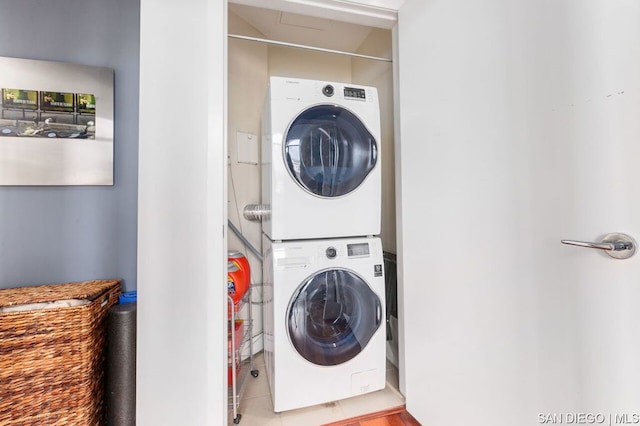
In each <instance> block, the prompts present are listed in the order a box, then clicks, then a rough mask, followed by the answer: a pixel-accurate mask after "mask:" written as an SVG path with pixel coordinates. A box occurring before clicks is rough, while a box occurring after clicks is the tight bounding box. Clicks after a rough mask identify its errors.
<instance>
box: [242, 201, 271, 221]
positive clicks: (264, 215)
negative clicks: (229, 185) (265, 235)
mask: <svg viewBox="0 0 640 426" xmlns="http://www.w3.org/2000/svg"><path fill="white" fill-rule="evenodd" d="M242 215H243V216H244V218H245V219H247V220H252V221H256V222H257V221H261V220H262V219H269V216H270V215H271V206H269V205H266V204H247V205H246V206H244V210H243V211H242Z"/></svg>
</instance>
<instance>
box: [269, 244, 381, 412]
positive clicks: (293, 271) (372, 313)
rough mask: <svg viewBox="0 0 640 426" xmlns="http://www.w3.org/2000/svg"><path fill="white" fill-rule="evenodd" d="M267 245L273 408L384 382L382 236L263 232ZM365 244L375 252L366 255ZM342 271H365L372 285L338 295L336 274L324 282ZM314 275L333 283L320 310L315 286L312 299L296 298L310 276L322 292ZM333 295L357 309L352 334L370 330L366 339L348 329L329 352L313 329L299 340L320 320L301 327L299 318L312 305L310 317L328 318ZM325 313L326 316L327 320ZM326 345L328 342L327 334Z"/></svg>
mask: <svg viewBox="0 0 640 426" xmlns="http://www.w3.org/2000/svg"><path fill="white" fill-rule="evenodd" d="M349 247H350V248H351V255H349ZM263 249H264V254H265V262H264V273H265V293H264V294H265V299H264V315H265V321H264V324H265V360H266V370H267V377H268V380H269V385H270V390H271V395H272V398H273V404H274V410H275V411H276V412H281V411H286V410H290V409H296V408H301V407H306V406H311V405H316V404H321V403H325V402H330V401H336V400H340V399H344V398H349V397H352V396H356V395H361V394H364V393H368V392H372V391H375V390H379V389H382V388H384V386H385V374H386V353H385V351H386V349H385V343H386V334H385V330H386V328H385V326H384V318H385V316H384V312H385V305H384V297H385V286H384V274H383V257H382V245H381V242H380V239H378V238H357V239H353V238H350V239H333V240H331V239H329V240H310V241H290V242H272V241H270V240H269V239H268V238H267V237H264V239H263ZM332 250H335V257H333V258H330V256H331V255H332V254H333V251H332ZM366 250H368V254H365V251H366ZM354 251H355V252H356V254H354ZM328 255H329V257H328ZM336 271H337V273H338V274H346V275H351V276H352V277H353V276H355V277H359V278H361V279H362V280H363V281H364V283H366V287H367V288H366V290H363V291H362V292H360V293H356V290H352V289H351V287H350V286H343V287H342V290H341V291H340V296H338V290H337V289H338V286H337V285H335V286H334V284H335V283H334V284H331V283H330V282H329V281H330V280H328V281H327V283H326V284H325V281H323V280H325V279H326V277H327V276H328V277H330V276H332V275H333V274H334V273H336ZM314 276H316V277H321V279H320V281H319V283H320V284H319V286H320V290H322V287H323V286H324V285H326V286H327V287H326V294H323V295H322V296H325V295H326V299H325V302H324V305H321V307H322V308H323V309H321V310H318V309H316V308H317V306H315V307H314V302H313V299H314V296H313V294H312V293H313V291H314V289H311V290H310V291H309V295H307V296H309V298H308V299H303V298H300V297H298V298H297V299H295V297H294V295H296V296H299V295H300V289H301V285H302V284H304V283H310V284H309V286H310V287H313V286H314V284H315V287H316V288H315V291H317V290H318V281H315V282H313V279H310V278H312V277H314ZM345 290H346V291H347V292H349V291H352V293H351V295H352V296H353V298H351V299H350V300H345V297H344V296H345V294H347V293H345V292H344V291H345ZM332 291H335V292H336V293H335V296H330V295H329V292H332ZM356 295H357V297H356ZM357 299H360V301H358V300H357ZM373 299H375V300H376V302H375V303H373V302H372V301H373ZM302 300H308V301H309V302H308V304H309V305H308V306H307V305H306V303H307V302H306V301H305V302H303V303H300V301H302ZM296 301H297V302H298V305H296ZM332 302H333V303H334V305H335V304H338V305H341V306H340V307H339V308H338V310H337V312H339V313H340V314H339V315H341V316H342V318H343V319H344V318H345V317H349V314H353V316H352V317H350V319H349V322H350V324H351V327H352V330H351V331H352V332H353V335H358V336H363V335H365V333H370V335H365V338H363V339H361V340H360V341H359V342H361V343H362V345H359V344H357V343H355V342H354V340H352V339H351V337H349V335H348V332H349V331H348V330H347V334H343V336H345V335H346V336H347V337H345V338H342V337H341V338H339V339H337V340H336V343H333V344H334V345H337V349H331V350H327V351H325V353H322V351H316V350H315V348H314V346H313V345H314V342H312V340H313V339H312V337H313V336H312V334H313V331H310V332H309V333H308V336H309V339H308V340H306V339H299V340H296V339H297V338H299V337H304V336H303V335H301V334H299V333H298V334H297V335H296V333H297V332H300V331H301V330H303V331H305V330H311V328H312V327H315V326H316V325H317V324H313V323H312V322H313V320H309V324H307V325H306V326H307V328H303V327H299V325H300V324H299V322H300V323H302V322H303V321H302V320H304V319H305V318H303V317H304V316H306V314H305V315H299V314H300V311H301V310H302V309H307V310H308V316H307V318H312V317H313V316H314V315H316V317H317V316H318V315H320V317H322V318H325V319H326V318H327V317H329V316H331V314H330V313H328V312H327V311H329V310H330V309H331V303H332ZM358 303H361V304H363V305H362V307H363V308H364V307H365V305H364V304H366V307H367V308H371V309H369V310H368V311H367V312H363V311H358V308H357V306H358ZM373 306H375V308H373ZM334 307H335V306H334ZM296 312H297V314H296ZM314 312H315V313H314ZM356 313H357V315H356ZM334 315H336V313H334ZM337 316H338V315H336V317H337ZM292 318H293V320H292ZM322 318H320V320H319V322H322ZM316 319H318V318H316ZM329 322H331V321H329ZM333 326H335V327H339V326H340V324H339V321H334V322H333V325H330V327H333ZM292 330H293V331H292ZM327 338H328V337H327ZM356 340H357V339H356ZM365 340H366V341H365ZM345 342H346V343H345ZM320 344H321V345H322V344H324V341H322V342H321V343H320ZM349 345H351V347H350V348H349V349H348V350H342V348H348V346H349ZM354 347H356V349H354ZM308 348H311V349H310V350H308V352H307V353H305V352H304V349H308ZM336 353H337V355H336V356H335V357H333V355H335V354H336Z"/></svg>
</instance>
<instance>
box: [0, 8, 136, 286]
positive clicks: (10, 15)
mask: <svg viewBox="0 0 640 426" xmlns="http://www.w3.org/2000/svg"><path fill="white" fill-rule="evenodd" d="M139 48H140V2H139V1H138V0H57V1H41V0H0V56H10V57H16V58H28V59H41V60H52V61H63V62H73V63H78V64H84V65H93V66H102V67H109V68H113V69H114V70H115V72H114V74H115V84H114V87H115V103H114V110H115V129H114V130H115V132H114V150H115V152H114V164H115V166H114V182H115V185H114V186H108V187H92V186H66V187H0V287H13V286H18V285H32V284H41V283H57V282H68V281H84V280H90V279H98V278H122V279H123V280H124V284H125V289H126V290H134V289H135V288H136V234H137V210H138V209H137V186H138V181H137V180H138V177H137V174H138V71H139V50H140V49H139Z"/></svg>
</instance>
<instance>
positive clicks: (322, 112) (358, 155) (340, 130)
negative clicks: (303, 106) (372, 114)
mask: <svg viewBox="0 0 640 426" xmlns="http://www.w3.org/2000/svg"><path fill="white" fill-rule="evenodd" d="M284 159H285V164H286V165H287V168H288V170H289V173H290V174H291V176H292V177H293V178H294V179H295V181H296V182H297V183H298V185H300V186H301V187H302V188H303V189H304V190H305V191H307V192H309V193H311V194H313V195H317V196H319V197H327V198H332V197H340V196H343V195H346V194H348V193H350V192H351V191H353V190H355V189H356V188H358V186H360V184H362V182H364V180H365V179H366V177H367V175H368V174H369V172H371V170H373V168H374V167H375V165H376V162H377V160H378V146H377V143H376V140H375V138H374V137H373V135H371V133H370V132H369V131H368V130H367V128H366V127H365V126H364V124H362V121H360V119H358V117H356V116H355V115H354V114H353V113H352V112H351V111H349V110H347V109H345V108H342V107H340V106H337V105H318V106H314V107H311V108H309V109H307V110H306V111H304V112H303V113H302V114H300V115H299V116H298V117H297V118H296V119H295V120H294V121H293V122H292V123H291V125H290V126H289V129H288V130H287V133H286V135H285V137H284Z"/></svg>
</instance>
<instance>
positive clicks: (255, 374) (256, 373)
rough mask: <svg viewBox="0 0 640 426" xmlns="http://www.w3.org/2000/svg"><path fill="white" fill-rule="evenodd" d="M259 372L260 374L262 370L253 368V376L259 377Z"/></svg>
mask: <svg viewBox="0 0 640 426" xmlns="http://www.w3.org/2000/svg"><path fill="white" fill-rule="evenodd" d="M258 374H260V372H259V371H258V370H251V375H252V376H253V377H258Z"/></svg>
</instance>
